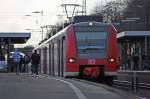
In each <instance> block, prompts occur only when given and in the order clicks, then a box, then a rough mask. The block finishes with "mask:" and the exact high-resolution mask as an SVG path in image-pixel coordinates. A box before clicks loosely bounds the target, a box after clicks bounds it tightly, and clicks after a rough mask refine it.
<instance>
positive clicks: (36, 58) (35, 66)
mask: <svg viewBox="0 0 150 99" xmlns="http://www.w3.org/2000/svg"><path fill="white" fill-rule="evenodd" d="M39 63H40V55H39V54H38V53H37V50H34V53H33V54H32V55H31V64H32V65H31V72H32V74H33V73H36V75H38V65H39Z"/></svg>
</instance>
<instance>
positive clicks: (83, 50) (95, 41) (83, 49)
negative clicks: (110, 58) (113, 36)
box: [75, 31, 107, 58]
mask: <svg viewBox="0 0 150 99" xmlns="http://www.w3.org/2000/svg"><path fill="white" fill-rule="evenodd" d="M75 34H76V42H77V53H78V56H79V57H88V58H100V57H104V56H105V54H106V44H107V43H106V42H107V41H106V39H107V32H103V31H76V33H75Z"/></svg>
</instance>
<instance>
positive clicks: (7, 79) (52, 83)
mask: <svg viewBox="0 0 150 99" xmlns="http://www.w3.org/2000/svg"><path fill="white" fill-rule="evenodd" d="M107 87H108V86H107ZM0 89H1V90H0V98H1V99H138V98H136V97H134V96H133V95H130V94H129V93H126V92H122V91H120V90H118V91H116V90H115V91H114V90H112V89H111V88H110V89H111V90H110V89H109V88H106V87H105V85H100V86H97V85H94V84H91V83H85V82H82V81H78V80H73V79H65V78H60V77H51V76H49V75H29V74H19V75H16V74H14V73H1V74H0Z"/></svg>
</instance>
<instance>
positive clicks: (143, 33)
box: [117, 31, 150, 39]
mask: <svg viewBox="0 0 150 99" xmlns="http://www.w3.org/2000/svg"><path fill="white" fill-rule="evenodd" d="M143 37H150V31H124V32H121V33H118V34H117V39H120V38H143Z"/></svg>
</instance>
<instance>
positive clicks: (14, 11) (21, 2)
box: [0, 0, 110, 46]
mask: <svg viewBox="0 0 150 99" xmlns="http://www.w3.org/2000/svg"><path fill="white" fill-rule="evenodd" d="M106 1H107V0H87V1H86V2H87V12H88V13H89V12H90V11H91V9H92V7H94V5H96V4H98V3H103V4H104V3H105V2H106ZM108 1H110V0H108ZM62 2H64V3H76V4H82V0H0V32H31V38H30V39H29V40H28V42H27V43H26V44H24V45H22V46H26V45H37V44H38V42H39V41H40V40H41V32H40V30H39V29H40V28H39V27H40V26H41V25H53V24H55V23H56V22H57V20H58V19H59V18H60V17H58V15H60V14H62V8H61V7H60V5H61V4H62ZM35 11H39V12H42V11H43V15H42V14H41V13H32V12H35ZM29 29H30V30H29ZM19 46H21V45H19Z"/></svg>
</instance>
